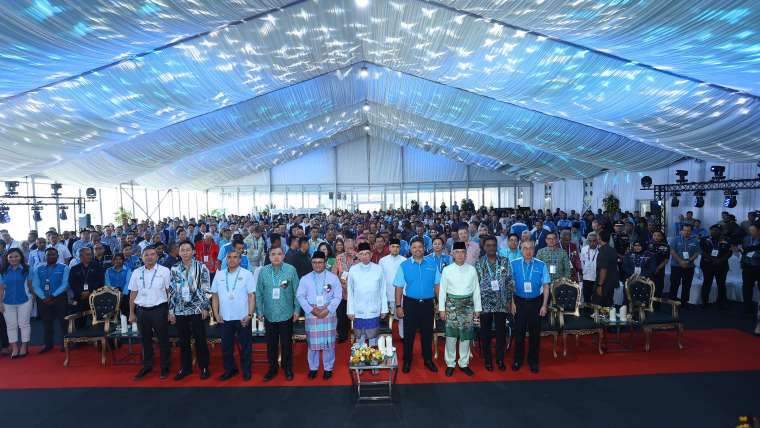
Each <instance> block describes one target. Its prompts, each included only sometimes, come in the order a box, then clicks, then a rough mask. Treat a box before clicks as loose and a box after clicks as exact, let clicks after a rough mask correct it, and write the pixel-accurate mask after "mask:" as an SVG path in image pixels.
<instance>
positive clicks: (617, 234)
mask: <svg viewBox="0 0 760 428" xmlns="http://www.w3.org/2000/svg"><path fill="white" fill-rule="evenodd" d="M613 230H614V231H613V232H612V247H613V248H615V251H616V252H617V259H618V272H620V273H621V274H622V273H623V258H624V257H625V253H626V252H628V250H629V249H630V247H631V237H630V236H628V234H627V233H625V230H623V222H622V221H616V222H615V224H614V228H613Z"/></svg>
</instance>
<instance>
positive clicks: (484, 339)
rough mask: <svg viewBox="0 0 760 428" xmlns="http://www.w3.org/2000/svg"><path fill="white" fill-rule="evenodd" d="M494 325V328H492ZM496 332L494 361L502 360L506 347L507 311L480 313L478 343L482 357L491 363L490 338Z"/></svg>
mask: <svg viewBox="0 0 760 428" xmlns="http://www.w3.org/2000/svg"><path fill="white" fill-rule="evenodd" d="M494 327H495V328H494ZM494 333H495V334H496V361H504V352H505V351H506V349H507V313H506V312H481V313H480V344H481V346H482V348H483V359H484V360H485V362H486V363H488V364H491V338H492V337H493V336H494Z"/></svg>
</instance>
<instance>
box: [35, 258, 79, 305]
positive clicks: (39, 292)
mask: <svg viewBox="0 0 760 428" xmlns="http://www.w3.org/2000/svg"><path fill="white" fill-rule="evenodd" d="M69 271H70V268H69V267H68V266H66V265H64V264H62V263H56V264H54V265H52V267H51V266H50V265H40V266H37V268H36V269H35V271H34V273H33V274H32V290H33V291H34V294H35V295H36V296H37V297H39V298H40V299H45V298H47V297H58V296H60V295H61V294H63V293H65V292H66V290H67V289H68V288H69ZM47 281H50V287H49V289H47V288H48V287H46V286H45V284H46V283H47Z"/></svg>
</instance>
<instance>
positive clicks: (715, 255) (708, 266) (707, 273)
mask: <svg viewBox="0 0 760 428" xmlns="http://www.w3.org/2000/svg"><path fill="white" fill-rule="evenodd" d="M699 246H700V249H701V250H702V260H701V261H700V262H699V267H700V268H701V269H702V274H703V275H704V281H703V282H702V293H701V294H702V308H703V309H707V307H708V306H709V303H710V289H712V283H713V278H714V279H715V282H717V283H718V307H720V308H721V309H726V308H727V307H728V298H727V297H726V276H727V275H728V259H729V258H731V244H729V243H728V241H726V240H725V239H723V237H722V236H721V230H720V226H718V225H717V224H714V225H712V226H710V236H709V237H706V238H702V240H701V242H700V243H699Z"/></svg>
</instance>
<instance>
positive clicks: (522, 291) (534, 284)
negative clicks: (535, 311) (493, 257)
mask: <svg viewBox="0 0 760 428" xmlns="http://www.w3.org/2000/svg"><path fill="white" fill-rule="evenodd" d="M510 263H511V264H512V276H513V277H514V279H515V295H516V296H518V297H522V298H523V299H533V298H536V297H538V296H540V295H541V294H542V293H543V291H544V284H548V283H550V282H551V277H550V276H549V269H548V268H547V267H546V263H544V262H542V261H541V260H538V259H537V258H535V257H534V258H532V259H531V260H530V263H525V260H524V259H523V258H522V257H520V258H519V259H516V260H512V261H511V262H510ZM528 281H530V290H528V289H526V288H527V287H526V286H525V283H526V282H528Z"/></svg>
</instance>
